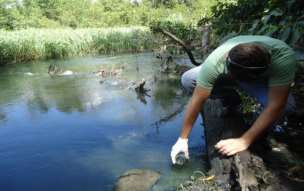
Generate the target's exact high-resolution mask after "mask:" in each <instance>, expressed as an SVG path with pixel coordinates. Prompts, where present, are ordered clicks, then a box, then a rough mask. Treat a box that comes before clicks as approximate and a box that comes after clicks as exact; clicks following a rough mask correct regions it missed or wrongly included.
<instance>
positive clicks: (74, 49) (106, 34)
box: [0, 27, 155, 64]
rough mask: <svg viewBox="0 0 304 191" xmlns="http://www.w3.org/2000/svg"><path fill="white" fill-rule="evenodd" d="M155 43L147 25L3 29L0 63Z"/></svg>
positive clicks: (123, 50)
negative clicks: (74, 28)
mask: <svg viewBox="0 0 304 191" xmlns="http://www.w3.org/2000/svg"><path fill="white" fill-rule="evenodd" d="M154 46H155V43H154V41H153V37H152V33H151V31H150V30H149V29H148V28H146V27H128V28H122V27H116V28H87V29H76V30H73V29H24V30H17V31H4V30H0V64H6V63H15V62H25V61H30V60H38V59H57V58H64V57H71V56H83V55H88V54H117V53H132V52H142V51H145V50H150V49H152V48H153V47H154Z"/></svg>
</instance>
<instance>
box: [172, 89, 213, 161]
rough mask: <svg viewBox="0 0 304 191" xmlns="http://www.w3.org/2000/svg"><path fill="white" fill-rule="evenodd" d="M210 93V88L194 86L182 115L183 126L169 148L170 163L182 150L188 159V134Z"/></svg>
mask: <svg viewBox="0 0 304 191" xmlns="http://www.w3.org/2000/svg"><path fill="white" fill-rule="evenodd" d="M209 95H210V90H208V89H205V88H202V87H199V86H196V88H195V89H194V92H193V95H192V98H191V100H190V101H189V104H188V106H187V110H186V114H185V117H184V123H183V128H182V131H181V134H180V137H179V138H178V140H177V141H176V143H175V144H174V145H173V147H172V149H171V159H172V163H173V164H175V163H176V156H177V154H178V153H180V152H183V153H184V154H185V157H186V158H187V159H189V152H188V136H189V134H190V132H191V130H192V127H193V124H194V122H195V120H196V119H197V116H198V114H199V112H200V111H201V108H202V105H203V103H204V102H205V101H206V100H207V98H208V97H209Z"/></svg>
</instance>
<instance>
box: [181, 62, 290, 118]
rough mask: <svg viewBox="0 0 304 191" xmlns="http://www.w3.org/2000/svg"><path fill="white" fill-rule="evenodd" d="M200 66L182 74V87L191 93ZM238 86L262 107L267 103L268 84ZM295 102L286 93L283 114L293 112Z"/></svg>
mask: <svg viewBox="0 0 304 191" xmlns="http://www.w3.org/2000/svg"><path fill="white" fill-rule="evenodd" d="M200 68H201V67H200V66H197V67H194V68H192V69H190V70H188V71H186V72H185V73H184V74H183V75H182V79H181V81H182V85H183V87H184V89H185V90H186V91H187V92H189V93H191V92H192V91H193V89H194V88H195V85H196V78H197V76H198V73H199V71H200ZM238 85H239V87H240V88H241V89H243V90H244V91H245V92H246V93H247V94H248V95H249V96H251V97H253V98H255V99H256V100H257V101H258V102H259V103H260V104H261V105H262V106H263V107H265V106H266V105H267V102H268V86H267V84H249V83H244V82H240V83H239V84H238ZM295 109H296V104H295V100H294V97H293V96H292V94H291V93H290V94H289V95H288V100H287V103H286V105H285V110H284V114H290V113H293V112H295Z"/></svg>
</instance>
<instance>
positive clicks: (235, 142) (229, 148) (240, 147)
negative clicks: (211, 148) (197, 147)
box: [215, 137, 250, 156]
mask: <svg viewBox="0 0 304 191" xmlns="http://www.w3.org/2000/svg"><path fill="white" fill-rule="evenodd" d="M249 145H250V143H249V142H248V141H246V140H245V139H244V138H242V137H241V138H235V139H225V140H221V141H219V142H218V143H217V144H216V145H215V148H216V149H217V150H218V152H219V153H220V154H222V155H225V156H232V155H234V154H236V153H238V152H241V151H244V150H246V149H247V148H248V147H249Z"/></svg>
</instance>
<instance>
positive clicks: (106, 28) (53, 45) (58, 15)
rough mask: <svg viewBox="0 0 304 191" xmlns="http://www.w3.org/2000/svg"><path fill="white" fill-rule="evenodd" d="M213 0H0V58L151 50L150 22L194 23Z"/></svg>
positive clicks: (13, 59) (5, 60) (15, 59)
mask: <svg viewBox="0 0 304 191" xmlns="http://www.w3.org/2000/svg"><path fill="white" fill-rule="evenodd" d="M214 1H215V0H212V1H202V0H0V62H1V63H2V64H3V63H10V62H20V61H29V60H36V59H49V58H63V57H68V56H75V55H85V54H114V53H122V52H138V51H144V50H149V49H151V48H153V47H155V42H156V41H157V42H158V43H159V37H158V36H153V35H152V33H151V32H150V30H149V29H148V27H150V25H153V23H158V22H173V23H183V24H182V25H180V24H177V25H175V26H174V28H175V27H177V26H181V27H183V25H184V24H185V25H186V26H187V27H188V26H189V27H190V28H192V27H196V23H197V21H198V20H200V19H201V17H202V16H204V15H208V14H209V13H210V12H208V10H209V8H210V6H211V5H213V2H214ZM134 26H143V27H134ZM145 27H146V28H145ZM189 27H188V28H189ZM188 28H186V29H188ZM180 29H181V30H180V31H181V32H180V34H182V36H183V37H187V36H188V37H189V38H192V37H191V35H188V34H189V33H188V31H187V30H185V29H183V28H180Z"/></svg>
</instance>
